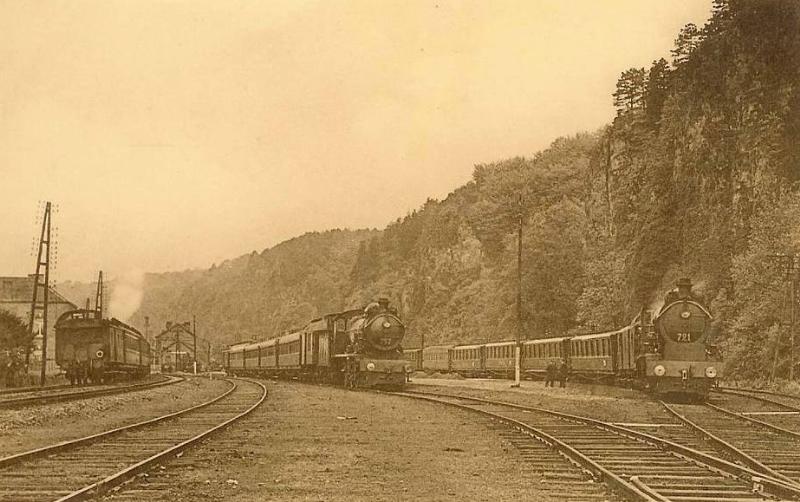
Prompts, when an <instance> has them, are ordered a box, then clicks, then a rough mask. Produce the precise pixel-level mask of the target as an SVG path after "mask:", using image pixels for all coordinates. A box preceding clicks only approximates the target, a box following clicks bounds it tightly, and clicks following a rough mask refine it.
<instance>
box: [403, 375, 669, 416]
mask: <svg viewBox="0 0 800 502" xmlns="http://www.w3.org/2000/svg"><path fill="white" fill-rule="evenodd" d="M511 383H512V382H511V381H510V380H495V379H478V378H476V379H465V380H449V379H430V378H426V379H413V380H412V383H411V384H409V385H408V390H413V391H419V392H442V393H448V394H458V395H463V396H473V397H481V398H484V399H494V400H498V401H507V402H511V403H516V404H520V405H526V406H534V407H538V408H545V409H549V410H553V411H561V412H564V413H572V414H574V415H580V416H584V417H592V418H596V419H598V420H605V421H610V422H617V423H643V422H646V423H662V422H669V421H670V420H669V418H668V417H667V415H666V412H665V411H664V409H663V408H662V407H661V405H660V404H658V403H657V402H655V401H653V400H652V399H651V398H650V397H649V396H648V395H647V394H645V393H643V392H640V391H636V390H632V389H625V388H621V387H614V386H611V385H588V384H574V383H571V382H568V383H567V386H566V388H563V389H562V388H560V387H545V386H544V383H542V382H531V381H523V382H521V386H520V387H519V388H516V389H515V388H512V387H511ZM556 385H558V384H556Z"/></svg>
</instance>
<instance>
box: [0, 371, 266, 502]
mask: <svg viewBox="0 0 800 502" xmlns="http://www.w3.org/2000/svg"><path fill="white" fill-rule="evenodd" d="M228 381H229V382H230V387H229V388H228V389H227V390H226V391H225V392H224V393H222V394H220V395H219V396H217V397H215V398H214V399H211V400H209V401H206V402H204V403H202V404H199V405H197V406H193V407H191V408H187V409H185V410H182V411H179V412H175V413H169V414H166V415H162V416H160V417H157V418H154V419H151V420H146V421H144V422H139V423H137V424H133V425H129V426H125V427H120V428H118V429H114V430H110V431H106V432H102V433H99V434H94V435H92V436H87V437H84V438H80V439H75V440H71V441H64V442H62V443H58V444H54V445H51V446H46V447H43V448H38V449H36V450H32V451H28V452H23V453H19V454H16V455H11V456H8V457H5V458H0V501H15V502H26V501H37V502H41V501H58V502H67V501H75V500H84V499H86V498H89V497H93V496H98V495H100V494H102V493H104V492H106V491H107V490H109V489H111V488H113V487H114V486H116V485H119V484H120V483H122V482H124V481H125V480H127V479H130V478H131V477H132V476H135V475H136V474H138V473H139V472H142V471H144V470H147V469H148V468H149V467H151V466H153V465H154V464H155V463H157V462H160V461H163V460H164V459H165V458H169V457H171V456H174V455H176V454H178V453H179V452H180V451H182V450H184V449H185V448H187V447H189V446H191V445H193V444H195V443H196V442H197V441H200V440H201V439H203V438H205V437H207V436H208V435H209V434H211V433H213V432H216V431H218V430H220V429H222V428H223V427H225V426H227V425H229V424H231V423H233V422H234V421H236V420H238V419H240V418H242V417H244V416H245V415H247V414H248V413H250V412H251V411H253V410H254V409H255V408H256V407H257V406H258V405H260V404H261V403H262V402H263V401H264V399H265V398H266V396H267V389H266V387H264V385H263V384H261V383H258V382H254V381H250V380H238V379H237V380H228ZM145 498H146V497H145Z"/></svg>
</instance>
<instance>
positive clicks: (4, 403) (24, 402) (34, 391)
mask: <svg viewBox="0 0 800 502" xmlns="http://www.w3.org/2000/svg"><path fill="white" fill-rule="evenodd" d="M181 381H183V378H182V377H175V376H167V377H165V378H161V379H158V380H153V381H148V382H136V383H128V384H122V385H100V386H96V387H73V386H69V385H52V386H49V387H40V388H26V389H24V390H22V389H20V390H19V391H11V392H7V393H5V394H2V395H0V409H2V408H21V407H23V406H31V405H36V404H48V403H59V402H65V401H75V400H77V399H86V398H89V397H98V396H108V395H111V394H121V393H124V392H130V391H135V390H143V389H151V388H154V387H161V386H163V385H171V384H174V383H178V382H181Z"/></svg>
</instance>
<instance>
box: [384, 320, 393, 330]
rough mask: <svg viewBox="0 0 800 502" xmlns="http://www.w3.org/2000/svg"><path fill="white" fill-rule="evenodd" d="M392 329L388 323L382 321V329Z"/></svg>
mask: <svg viewBox="0 0 800 502" xmlns="http://www.w3.org/2000/svg"><path fill="white" fill-rule="evenodd" d="M391 327H392V323H390V322H389V321H383V329H389V328H391Z"/></svg>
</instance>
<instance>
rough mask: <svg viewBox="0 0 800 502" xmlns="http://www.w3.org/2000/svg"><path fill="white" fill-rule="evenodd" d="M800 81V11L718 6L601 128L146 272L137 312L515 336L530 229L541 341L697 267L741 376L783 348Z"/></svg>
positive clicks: (440, 334)
mask: <svg viewBox="0 0 800 502" xmlns="http://www.w3.org/2000/svg"><path fill="white" fill-rule="evenodd" d="M799 73H800V4H798V3H797V2H795V1H792V0H717V1H715V2H714V10H713V16H712V18H711V20H710V21H709V23H708V24H707V25H706V26H704V27H696V26H694V25H687V26H686V27H685V28H684V29H683V30H681V32H680V33H679V34H677V39H676V45H675V48H674V50H673V51H672V54H671V55H670V57H668V58H667V55H665V58H664V59H660V60H657V61H654V62H653V63H652V65H651V66H650V67H649V68H631V69H629V70H626V71H625V72H623V73H622V74H621V76H620V79H619V81H618V83H617V90H616V92H615V93H614V95H613V96H609V99H613V102H614V104H615V106H616V107H617V116H616V118H615V119H614V121H613V123H612V124H610V125H609V126H607V127H606V128H604V129H603V130H601V131H596V132H592V133H581V134H577V135H576V136H573V137H569V138H561V139H557V140H556V141H554V142H553V144H552V145H551V146H550V147H549V148H548V149H546V150H544V151H542V152H539V153H537V154H536V155H534V156H532V157H529V158H523V157H519V158H513V159H508V160H503V161H498V162H496V163H493V164H488V165H478V166H476V167H475V170H474V174H473V179H472V180H471V181H470V182H469V183H467V184H466V185H464V186H462V187H460V188H458V189H456V190H455V191H454V192H453V193H452V194H450V195H449V196H448V197H447V198H446V199H445V200H442V201H436V200H429V201H428V202H426V203H425V204H424V205H423V206H422V207H421V208H419V209H418V210H417V211H414V212H413V213H411V214H408V215H406V216H405V217H402V218H399V219H398V220H397V221H395V222H393V223H392V224H390V225H389V226H387V227H386V229H384V230H383V231H380V232H378V231H367V230H363V231H345V230H335V231H331V232H326V233H322V234H318V233H313V234H307V235H304V236H302V237H298V238H296V239H292V240H290V241H288V242H285V243H283V244H280V245H278V246H275V247H274V248H272V249H269V250H266V251H264V252H262V253H256V252H253V253H251V254H250V255H245V256H242V257H239V258H236V259H234V260H231V261H228V262H225V263H223V264H221V265H218V266H215V267H212V268H211V269H210V270H207V271H191V272H182V273H174V274H156V275H148V276H147V278H146V283H145V285H146V292H145V299H144V302H143V304H142V307H141V309H140V310H139V312H138V313H137V315H136V318H135V319H134V322H137V324H138V325H140V326H141V320H142V316H143V315H149V316H151V318H152V319H154V321H157V322H160V321H163V320H166V319H173V320H179V319H182V318H185V319H188V318H190V317H191V314H192V313H196V314H197V316H198V321H199V323H200V325H201V326H202V327H203V331H204V332H206V333H209V334H211V336H213V337H214V338H215V339H216V340H217V341H218V342H232V341H236V340H241V339H247V338H257V337H263V336H269V335H273V334H277V333H279V332H280V331H281V330H283V329H286V328H288V327H290V326H296V325H299V324H302V323H303V322H304V321H306V320H308V319H310V318H312V317H313V316H315V315H318V314H321V313H325V312H329V311H335V310H338V309H342V308H345V307H352V306H358V305H362V304H364V303H365V302H367V301H368V300H369V299H372V298H374V297H375V296H377V295H379V294H383V295H387V296H389V297H390V298H391V299H392V301H394V302H395V304H396V305H397V306H398V307H399V308H400V310H401V312H402V314H403V316H404V318H405V320H406V321H407V323H408V328H409V338H408V339H407V341H406V346H417V345H419V343H420V340H421V337H422V336H425V340H426V344H432V343H439V342H448V341H456V340H458V341H461V342H465V341H486V340H498V339H510V338H513V336H514V332H515V329H516V310H515V302H516V270H517V269H516V260H517V245H516V243H517V230H518V227H519V226H520V222H521V225H522V235H523V245H522V263H523V266H522V305H523V331H524V333H525V334H526V336H528V337H540V336H546V335H557V334H561V333H566V332H581V331H590V330H600V329H607V328H613V327H618V326H621V325H624V324H625V323H627V322H629V321H630V319H631V318H632V317H633V316H634V315H635V314H636V313H637V312H638V311H639V310H640V309H641V308H642V307H643V306H653V305H655V304H656V303H658V302H659V299H660V298H663V296H664V294H665V293H666V291H667V290H668V289H669V288H671V287H672V286H673V284H674V281H675V280H676V279H677V278H679V277H681V276H689V277H692V278H693V279H694V281H695V284H696V285H697V287H696V289H697V291H698V292H699V293H700V294H702V295H703V296H704V297H705V298H706V299H708V300H709V301H710V302H711V307H712V311H713V313H714V314H715V316H716V317H717V319H718V323H719V327H720V332H721V334H722V335H721V336H722V338H723V342H724V343H723V344H724V349H725V352H726V356H727V361H728V362H727V366H728V368H729V369H730V370H734V371H736V372H738V374H740V375H745V376H758V374H763V372H764V371H765V368H767V369H771V367H772V362H773V357H772V356H773V354H774V349H775V347H776V344H777V343H779V335H781V336H782V338H781V340H782V341H781V342H780V343H783V344H787V343H788V337H787V329H786V328H785V327H784V326H783V325H782V321H785V320H786V319H787V317H786V306H787V303H786V300H785V291H786V288H785V281H784V277H783V276H781V275H780V272H779V270H778V267H777V266H774V265H775V264H776V263H777V261H776V259H774V258H772V257H771V255H775V254H789V253H797V252H800V225H798V223H797V222H798V221H800V220H799V219H798V216H800V196H799V195H798V191H797V181H798V176H800V79H799V78H798V77H799ZM565 113H569V112H568V111H567V110H565ZM159 325H160V324H159ZM784 353H785V351H784ZM776 368H777V371H778V372H779V373H781V372H785V371H786V369H787V367H786V358H781V359H780V360H779V361H778V365H777V366H776Z"/></svg>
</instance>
